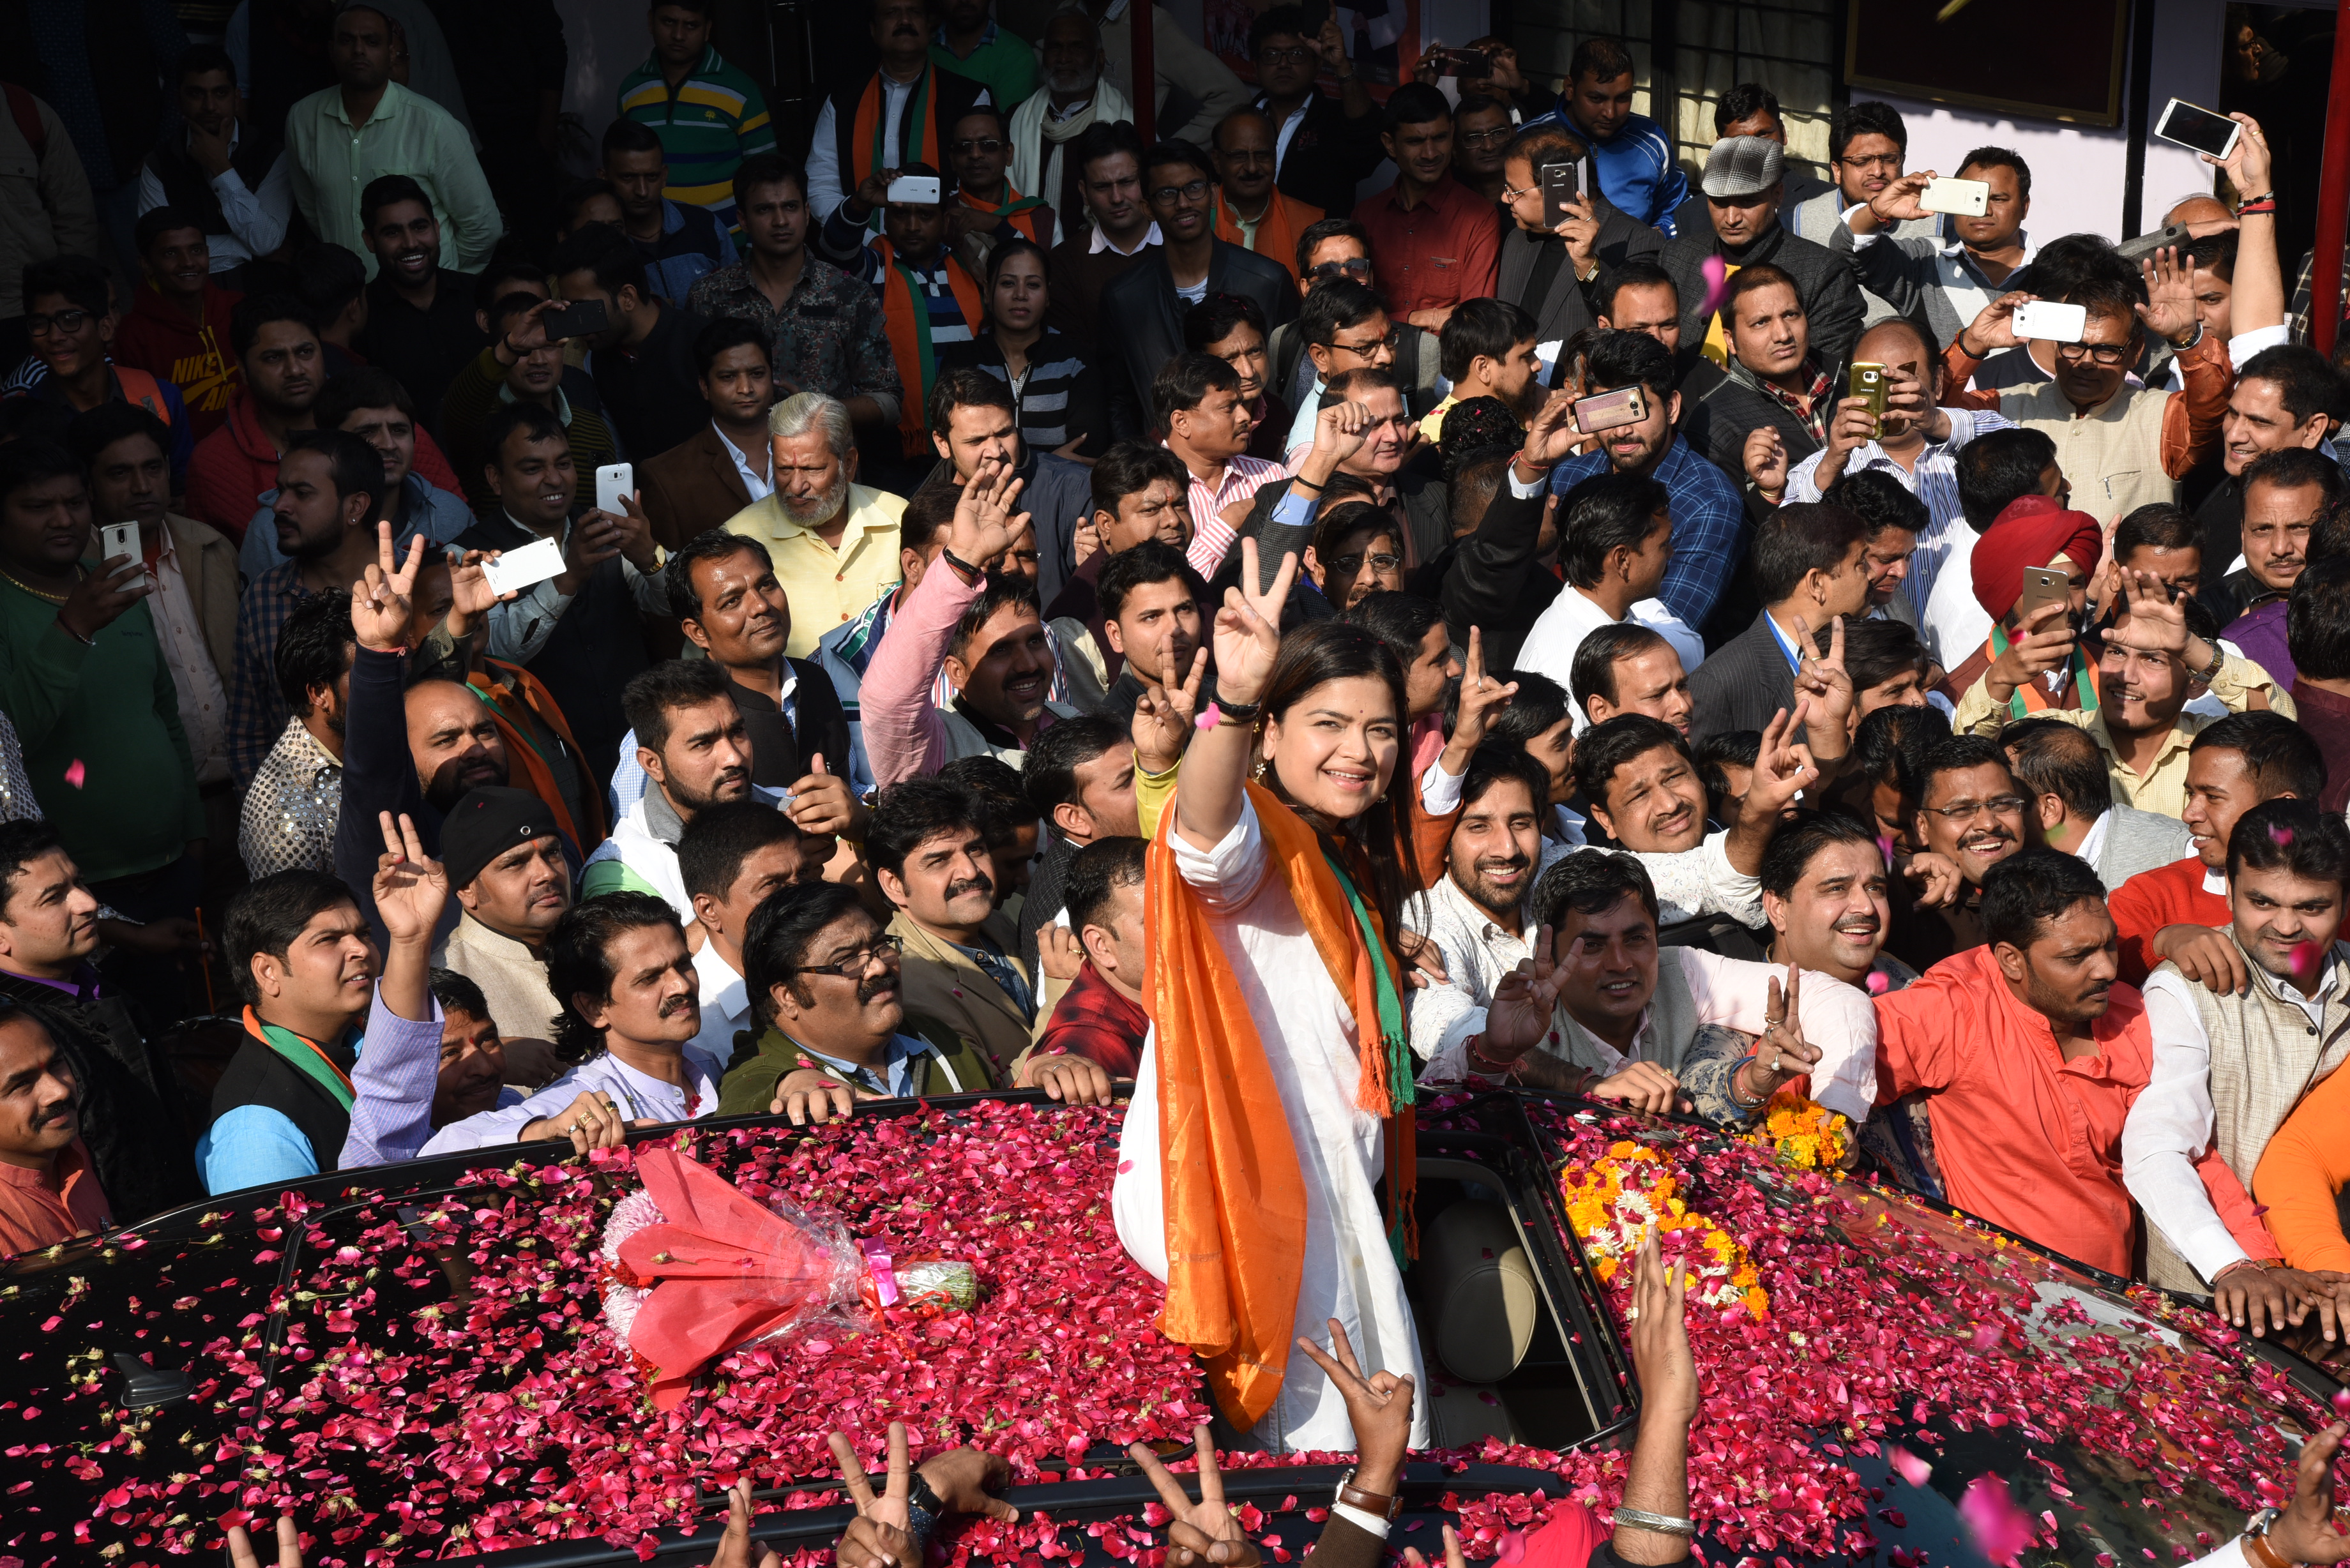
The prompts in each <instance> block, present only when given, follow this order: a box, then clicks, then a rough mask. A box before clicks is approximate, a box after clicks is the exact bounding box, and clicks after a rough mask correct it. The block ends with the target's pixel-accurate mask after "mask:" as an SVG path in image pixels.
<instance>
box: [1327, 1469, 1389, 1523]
mask: <svg viewBox="0 0 2350 1568" xmlns="http://www.w3.org/2000/svg"><path fill="white" fill-rule="evenodd" d="M1359 1468H1360V1467H1358V1466H1356V1465H1348V1466H1347V1473H1346V1474H1345V1475H1342V1476H1340V1477H1339V1478H1338V1494H1337V1497H1336V1500H1335V1501H1338V1502H1342V1503H1344V1504H1346V1505H1347V1507H1348V1508H1359V1509H1361V1510H1362V1511H1364V1512H1365V1513H1369V1514H1376V1515H1378V1517H1379V1518H1381V1519H1384V1520H1386V1521H1388V1523H1390V1524H1392V1523H1394V1522H1395V1517H1396V1515H1397V1514H1399V1513H1401V1512H1402V1511H1403V1494H1402V1493H1401V1492H1398V1493H1397V1494H1396V1495H1395V1496H1393V1497H1389V1496H1388V1494H1387V1493H1385V1492H1378V1491H1365V1490H1362V1489H1361V1488H1360V1487H1358V1486H1357V1485H1356V1484H1355V1471H1356V1470H1357V1469H1359Z"/></svg>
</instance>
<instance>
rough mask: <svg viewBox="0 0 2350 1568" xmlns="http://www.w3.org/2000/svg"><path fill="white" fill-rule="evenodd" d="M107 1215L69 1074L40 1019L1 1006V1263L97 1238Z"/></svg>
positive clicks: (105, 1202) (106, 1224)
mask: <svg viewBox="0 0 2350 1568" xmlns="http://www.w3.org/2000/svg"><path fill="white" fill-rule="evenodd" d="M108 1214H109V1210H108V1206H107V1201H106V1194H105V1192H104V1191H102V1190H101V1189H99V1185H98V1172H97V1171H95V1170H93V1169H91V1168H90V1163H89V1150H88V1148H85V1147H83V1146H82V1141H81V1108H80V1096H79V1095H78V1092H77V1090H76V1087H75V1085H74V1079H73V1069H72V1068H70V1067H68V1066H67V1065H66V1060H65V1055H64V1054H63V1053H62V1052H60V1051H59V1050H58V1049H57V1042H56V1041H55V1040H52V1039H51V1038H50V1037H49V1032H48V1030H47V1027H46V1026H45V1025H43V1023H41V1021H40V1019H39V1018H37V1017H36V1016H35V1015H34V1014H33V1013H32V1012H30V1011H29V1010H27V1009H26V1008H22V1007H18V1006H16V1005H15V1004H14V1003H0V1257H6V1256H8V1255H9V1254H11V1253H15V1252H30V1251H35V1250H36V1249H37V1248H41V1247H47V1246H50V1245H52V1244H53V1243H56V1242H58V1241H65V1240H66V1239H67V1238H68V1237H71V1236H78V1235H80V1234H81V1233H82V1232H84V1231H103V1230H105V1229H106V1228H107V1227H108V1226H109V1225H110V1224H112V1223H113V1221H112V1220H110V1219H109V1218H108Z"/></svg>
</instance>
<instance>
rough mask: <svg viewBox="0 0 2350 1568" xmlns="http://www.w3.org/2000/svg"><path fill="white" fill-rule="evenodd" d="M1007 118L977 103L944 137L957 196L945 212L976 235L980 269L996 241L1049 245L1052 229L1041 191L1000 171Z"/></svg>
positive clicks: (1005, 155)
mask: <svg viewBox="0 0 2350 1568" xmlns="http://www.w3.org/2000/svg"><path fill="white" fill-rule="evenodd" d="M989 26H993V23H990V24H989ZM1008 124H1009V121H1007V120H1006V119H1004V117H1003V110H1002V109H998V108H996V107H995V106H994V105H993V104H985V103H983V104H978V105H975V106H973V107H972V110H971V112H970V113H968V114H966V115H964V116H963V117H962V119H958V120H956V121H955V122H954V127H953V130H952V132H951V134H950V135H949V137H948V138H947V156H948V157H949V158H950V159H951V160H952V165H953V169H954V176H955V202H956V205H955V206H954V207H952V208H950V209H949V212H950V213H951V215H952V217H953V218H954V220H955V221H956V222H957V223H960V225H961V227H962V232H963V234H966V235H975V236H977V240H976V248H977V250H978V253H979V258H978V259H979V265H978V267H977V268H976V269H975V270H979V271H984V270H985V268H986V264H987V254H988V253H989V252H991V251H993V249H994V248H995V244H996V242H997V241H999V240H1008V239H1013V238H1015V237H1016V238H1021V239H1027V240H1033V241H1035V243H1036V244H1038V245H1040V246H1042V247H1043V248H1044V249H1045V250H1047V251H1050V250H1051V249H1052V248H1053V238H1054V235H1055V232H1056V230H1055V220H1054V214H1053V209H1052V207H1051V206H1050V205H1048V204H1047V203H1046V202H1045V199H1044V198H1043V197H1042V196H1024V195H1022V194H1021V193H1020V192H1017V191H1015V190H1014V189H1013V188H1012V181H1011V179H1010V177H1009V176H1008V175H1007V174H1006V173H1005V170H1006V168H1007V166H1008V165H1009V164H1010V162H1011V160H1012V143H1011V136H1010V132H1009V130H1007V129H1006V127H1007V126H1008Z"/></svg>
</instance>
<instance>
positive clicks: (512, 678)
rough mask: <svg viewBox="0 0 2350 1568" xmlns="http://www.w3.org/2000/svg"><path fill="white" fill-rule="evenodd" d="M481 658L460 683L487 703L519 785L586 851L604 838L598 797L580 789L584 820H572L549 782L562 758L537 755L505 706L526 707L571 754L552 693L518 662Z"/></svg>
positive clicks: (572, 742)
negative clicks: (517, 769) (518, 770)
mask: <svg viewBox="0 0 2350 1568" xmlns="http://www.w3.org/2000/svg"><path fill="white" fill-rule="evenodd" d="M483 662H484V664H485V665H487V666H488V667H489V668H488V669H487V670H474V671H473V673H472V674H470V675H468V676H466V677H465V683H466V684H467V685H469V686H471V687H472V688H473V690H474V691H476V692H477V693H479V694H480V696H481V698H482V700H483V701H485V702H487V703H488V704H489V705H490V717H492V718H493V719H494V720H496V721H497V725H498V731H499V732H500V733H501V734H503V735H504V737H505V742H506V755H507V757H508V758H510V759H512V760H513V761H514V762H515V763H520V764H521V766H522V770H523V776H524V777H525V779H526V780H527V781H528V783H527V784H526V786H525V787H527V788H528V789H529V791H530V793H531V794H535V795H536V796H538V798H539V799H540V800H542V801H544V802H545V803H546V809H547V810H549V811H551V812H553V813H554V814H555V826H557V827H559V828H561V829H562V830H563V831H564V832H565V833H567V834H568V835H569V836H570V837H571V844H572V846H573V847H574V848H576V849H577V850H578V851H579V853H581V854H582V855H585V854H587V852H588V851H589V850H591V849H593V848H595V846H597V845H598V844H601V843H603V842H604V837H605V829H604V811H603V805H604V803H603V800H602V798H601V797H600V796H598V794H597V793H596V791H595V789H594V787H593V786H592V785H591V786H590V787H588V788H586V789H583V790H581V791H580V792H579V797H580V798H579V806H580V810H581V811H583V812H584V813H586V815H587V821H585V822H574V821H572V820H571V812H570V808H569V807H567V806H566V805H564V804H563V791H562V789H561V788H560V787H559V786H558V785H557V784H556V782H555V768H556V763H560V762H562V760H563V759H562V758H560V757H548V756H545V755H542V754H541V753H540V752H539V749H538V744H537V742H536V741H534V740H532V739H531V734H530V732H529V731H528V730H526V729H525V728H523V726H522V725H520V724H518V723H516V722H515V721H514V719H513V717H512V716H511V714H510V713H509V712H508V711H507V708H506V704H507V703H509V702H512V703H515V704H517V705H519V706H521V707H525V708H527V709H529V710H530V711H531V712H532V713H533V714H535V715H536V717H537V719H538V722H540V723H542V724H545V725H546V727H547V728H548V729H550V730H552V731H554V732H556V735H558V736H559V737H561V738H562V741H563V743H564V744H565V745H567V746H568V747H570V748H571V751H572V753H573V755H575V756H576V755H578V754H580V752H579V742H578V741H577V740H576V739H574V738H573V736H572V733H571V725H570V724H569V723H568V722H567V721H566V720H565V719H564V717H563V710H562V709H561V708H559V707H557V706H556V701H555V694H554V693H553V692H551V691H548V690H547V689H546V686H545V685H544V684H543V683H541V681H540V680H539V679H538V677H537V676H536V675H533V674H532V673H531V672H530V671H529V670H525V669H523V668H522V667H521V666H520V665H518V664H508V663H507V662H505V660H504V659H484V660H483Z"/></svg>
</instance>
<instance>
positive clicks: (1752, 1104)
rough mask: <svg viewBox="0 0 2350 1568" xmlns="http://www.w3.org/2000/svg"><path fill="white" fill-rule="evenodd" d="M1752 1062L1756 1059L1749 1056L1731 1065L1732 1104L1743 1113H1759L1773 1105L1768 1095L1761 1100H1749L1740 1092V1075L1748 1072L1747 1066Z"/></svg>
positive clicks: (1742, 1057)
mask: <svg viewBox="0 0 2350 1568" xmlns="http://www.w3.org/2000/svg"><path fill="white" fill-rule="evenodd" d="M1752 1060H1754V1057H1753V1056H1752V1054H1747V1055H1744V1056H1741V1057H1740V1058H1739V1059H1738V1060H1737V1061H1735V1062H1733V1063H1731V1067H1730V1103H1731V1105H1733V1106H1737V1107H1738V1108H1739V1109H1740V1110H1742V1111H1759V1110H1761V1109H1762V1108H1763V1106H1767V1105H1769V1104H1770V1103H1771V1096H1768V1095H1765V1096H1763V1097H1762V1098H1761V1099H1759V1100H1749V1099H1747V1098H1746V1097H1745V1096H1742V1095H1741V1094H1740V1093H1739V1092H1738V1075H1739V1074H1741V1073H1742V1072H1744V1071H1746V1064H1747V1063H1749V1062H1752Z"/></svg>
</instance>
